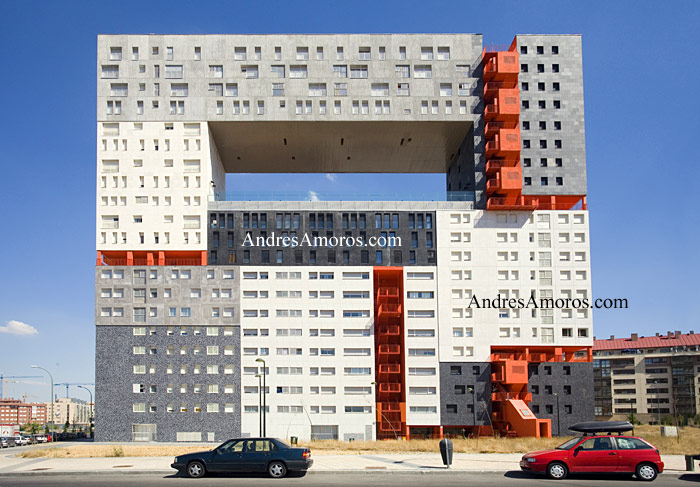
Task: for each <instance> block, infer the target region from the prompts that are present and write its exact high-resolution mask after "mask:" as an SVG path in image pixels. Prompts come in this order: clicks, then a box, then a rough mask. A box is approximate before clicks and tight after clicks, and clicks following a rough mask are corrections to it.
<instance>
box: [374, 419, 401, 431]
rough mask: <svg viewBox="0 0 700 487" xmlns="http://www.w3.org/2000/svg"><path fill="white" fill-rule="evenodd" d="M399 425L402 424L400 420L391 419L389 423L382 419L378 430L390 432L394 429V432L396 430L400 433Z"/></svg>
mask: <svg viewBox="0 0 700 487" xmlns="http://www.w3.org/2000/svg"><path fill="white" fill-rule="evenodd" d="M401 426H402V425H401V422H398V423H396V422H393V421H392V422H391V423H389V422H387V421H382V422H381V423H379V429H380V431H388V432H390V433H391V432H392V431H395V432H397V433H400V432H401Z"/></svg>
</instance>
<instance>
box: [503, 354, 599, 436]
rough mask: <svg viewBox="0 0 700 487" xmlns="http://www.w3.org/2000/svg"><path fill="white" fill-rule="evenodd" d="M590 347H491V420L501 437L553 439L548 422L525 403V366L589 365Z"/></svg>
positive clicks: (526, 392)
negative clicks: (554, 364)
mask: <svg viewBox="0 0 700 487" xmlns="http://www.w3.org/2000/svg"><path fill="white" fill-rule="evenodd" d="M592 361H593V349H592V348H591V347H554V346H533V347H491V384H492V387H493V392H492V394H491V404H492V411H493V413H492V415H491V418H492V421H493V428H494V430H495V431H499V432H500V433H501V435H503V436H534V437H537V438H541V437H542V438H549V437H551V436H552V423H551V420H549V419H539V418H537V417H536V416H535V415H534V413H533V412H532V411H531V410H530V408H529V406H528V404H527V403H529V402H532V394H531V393H529V392H528V390H527V385H528V376H529V374H528V366H529V364H531V363H540V362H592Z"/></svg>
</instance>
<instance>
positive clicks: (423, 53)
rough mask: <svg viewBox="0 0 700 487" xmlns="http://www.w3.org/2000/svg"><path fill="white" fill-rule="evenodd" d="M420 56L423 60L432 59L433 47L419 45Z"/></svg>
mask: <svg viewBox="0 0 700 487" xmlns="http://www.w3.org/2000/svg"><path fill="white" fill-rule="evenodd" d="M420 58H421V59H422V60H423V61H432V60H433V48H432V47H421V48H420Z"/></svg>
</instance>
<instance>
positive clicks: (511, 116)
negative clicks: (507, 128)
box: [484, 90, 520, 122]
mask: <svg viewBox="0 0 700 487" xmlns="http://www.w3.org/2000/svg"><path fill="white" fill-rule="evenodd" d="M484 115H485V116H486V121H487V122H489V121H491V120H494V119H499V120H501V121H505V120H509V121H517V119H518V116H519V115H520V95H519V94H518V90H498V96H497V97H495V98H494V99H493V100H492V101H491V102H489V103H487V104H486V107H485V108H484Z"/></svg>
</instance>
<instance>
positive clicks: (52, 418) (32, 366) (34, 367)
mask: <svg viewBox="0 0 700 487" xmlns="http://www.w3.org/2000/svg"><path fill="white" fill-rule="evenodd" d="M30 367H31V368H33V369H41V370H43V371H44V372H46V373H47V374H49V378H50V379H51V426H52V427H53V420H54V417H53V375H51V372H49V371H48V370H46V369H45V368H44V367H39V366H38V365H30ZM52 440H53V438H52Z"/></svg>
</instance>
